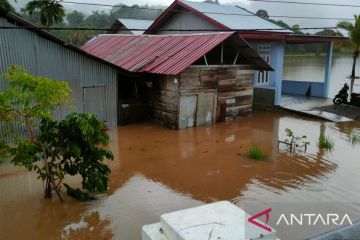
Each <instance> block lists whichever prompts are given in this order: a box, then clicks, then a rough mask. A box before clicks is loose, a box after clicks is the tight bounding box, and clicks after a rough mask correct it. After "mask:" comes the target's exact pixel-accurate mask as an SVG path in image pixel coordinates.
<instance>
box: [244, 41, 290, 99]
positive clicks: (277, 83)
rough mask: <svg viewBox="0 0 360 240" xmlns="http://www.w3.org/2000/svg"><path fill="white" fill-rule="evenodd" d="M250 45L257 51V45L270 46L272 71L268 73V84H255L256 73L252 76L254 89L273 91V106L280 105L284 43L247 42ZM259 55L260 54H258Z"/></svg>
mask: <svg viewBox="0 0 360 240" xmlns="http://www.w3.org/2000/svg"><path fill="white" fill-rule="evenodd" d="M249 43H250V45H251V46H252V47H253V48H254V49H255V50H258V45H259V44H261V45H270V46H271V52H270V65H271V67H272V68H273V69H274V71H273V72H270V76H269V83H268V84H258V83H257V72H256V73H255V75H254V87H255V88H270V89H274V91H275V99H274V105H280V103H281V91H282V77H283V67H284V54H285V43H284V42H249ZM259 54H261V52H259Z"/></svg>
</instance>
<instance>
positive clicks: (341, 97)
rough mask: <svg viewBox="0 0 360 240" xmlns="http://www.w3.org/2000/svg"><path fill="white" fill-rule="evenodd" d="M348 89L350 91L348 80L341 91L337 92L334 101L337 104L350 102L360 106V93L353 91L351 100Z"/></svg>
mask: <svg viewBox="0 0 360 240" xmlns="http://www.w3.org/2000/svg"><path fill="white" fill-rule="evenodd" d="M348 91H349V85H348V84H347V82H346V83H345V84H344V86H343V87H342V88H341V90H340V91H339V93H338V94H336V96H335V97H334V99H333V103H334V104H335V105H341V104H349V105H354V106H357V107H360V94H358V93H352V94H351V98H350V101H348V97H349V93H348Z"/></svg>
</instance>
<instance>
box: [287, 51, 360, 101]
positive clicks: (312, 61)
mask: <svg viewBox="0 0 360 240" xmlns="http://www.w3.org/2000/svg"><path fill="white" fill-rule="evenodd" d="M352 62H353V60H352V57H351V54H341V55H340V54H334V56H333V63H332V68H331V79H330V89H329V97H330V98H332V97H334V96H335V95H336V94H337V93H338V91H339V90H340V89H341V87H342V85H344V82H345V78H346V77H347V76H349V75H350V73H351V68H352ZM325 63H326V57H325V56H318V57H316V56H285V62H284V72H283V74H284V75H283V79H286V80H299V81H310V82H323V81H324V78H325ZM356 71H357V75H360V66H359V64H358V65H357V67H356ZM355 84H356V86H355V88H354V91H355V92H360V83H359V81H358V82H357V83H356V82H355Z"/></svg>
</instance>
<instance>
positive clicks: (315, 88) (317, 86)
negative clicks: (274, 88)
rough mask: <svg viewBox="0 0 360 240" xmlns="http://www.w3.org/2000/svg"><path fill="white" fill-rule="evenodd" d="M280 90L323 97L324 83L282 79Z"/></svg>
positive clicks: (286, 92)
mask: <svg viewBox="0 0 360 240" xmlns="http://www.w3.org/2000/svg"><path fill="white" fill-rule="evenodd" d="M282 92H283V93H285V94H295V95H302V96H305V95H307V94H308V95H309V96H312V97H323V93H324V83H322V82H303V81H293V80H283V82H282Z"/></svg>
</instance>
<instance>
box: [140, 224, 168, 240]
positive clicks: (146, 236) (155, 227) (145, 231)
mask: <svg viewBox="0 0 360 240" xmlns="http://www.w3.org/2000/svg"><path fill="white" fill-rule="evenodd" d="M160 229H161V224H160V223H154V224H150V225H145V226H143V228H142V240H167V239H166V238H165V236H164V235H163V234H162V233H161V230H160Z"/></svg>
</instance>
